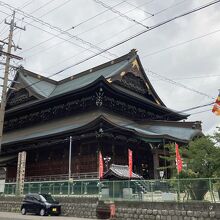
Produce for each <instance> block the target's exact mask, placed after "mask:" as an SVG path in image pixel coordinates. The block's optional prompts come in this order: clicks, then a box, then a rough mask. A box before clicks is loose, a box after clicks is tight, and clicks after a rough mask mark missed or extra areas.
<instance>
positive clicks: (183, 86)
mask: <svg viewBox="0 0 220 220" xmlns="http://www.w3.org/2000/svg"><path fill="white" fill-rule="evenodd" d="M218 2H219V1H218ZM212 4H213V3H212ZM207 5H208V4H206V7H207ZM209 5H210V3H209ZM199 8H204V6H201V7H199ZM197 10H198V8H197V9H196V11H197ZM190 12H191V13H192V12H195V9H193V10H191V11H190ZM184 14H189V12H187V13H184ZM180 16H181V17H182V16H183V15H179V16H176V17H177V18H179V17H180ZM176 17H175V18H176ZM170 20H173V19H169V21H170ZM162 23H167V21H165V22H162ZM155 26H157V25H155ZM149 72H151V73H152V74H154V75H157V76H158V74H156V73H155V72H153V71H149ZM56 75H57V73H56ZM53 76H54V74H53ZM50 77H52V76H49V78H50ZM160 77H162V76H160ZM163 79H164V80H165V81H169V82H171V83H173V84H175V85H179V86H181V87H182V88H185V89H190V88H188V87H186V86H185V85H182V84H180V83H176V82H175V81H173V80H170V79H168V78H166V77H163ZM36 83H38V82H35V84H36ZM32 85H33V84H32ZM29 86H30V85H29ZM190 90H191V91H194V92H196V93H198V94H200V95H204V96H206V97H209V98H210V96H209V95H207V94H205V93H202V92H199V91H197V90H193V89H190ZM211 98H212V99H213V97H211Z"/></svg>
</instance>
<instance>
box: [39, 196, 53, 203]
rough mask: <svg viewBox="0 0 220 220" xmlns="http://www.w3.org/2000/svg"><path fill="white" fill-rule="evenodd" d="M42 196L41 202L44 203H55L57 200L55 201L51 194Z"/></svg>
mask: <svg viewBox="0 0 220 220" xmlns="http://www.w3.org/2000/svg"><path fill="white" fill-rule="evenodd" d="M40 196H41V200H42V201H43V202H49V203H53V202H55V200H54V199H53V197H52V196H51V195H49V194H42V195H40Z"/></svg>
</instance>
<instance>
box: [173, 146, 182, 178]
mask: <svg viewBox="0 0 220 220" xmlns="http://www.w3.org/2000/svg"><path fill="white" fill-rule="evenodd" d="M175 146H176V169H177V173H178V174H179V173H180V172H181V171H182V168H183V161H182V158H181V156H180V153H179V146H178V144H177V143H176V144H175Z"/></svg>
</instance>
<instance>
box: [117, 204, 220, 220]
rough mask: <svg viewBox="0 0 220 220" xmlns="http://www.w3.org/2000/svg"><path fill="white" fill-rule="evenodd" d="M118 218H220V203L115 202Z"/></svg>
mask: <svg viewBox="0 0 220 220" xmlns="http://www.w3.org/2000/svg"><path fill="white" fill-rule="evenodd" d="M115 206H116V219H118V220H122V219H123V220H133V219H146V220H148V219H155V220H220V204H218V203H216V204H213V203H207V202H206V203H203V202H186V203H176V202H115Z"/></svg>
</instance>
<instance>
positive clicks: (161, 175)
mask: <svg viewBox="0 0 220 220" xmlns="http://www.w3.org/2000/svg"><path fill="white" fill-rule="evenodd" d="M159 175H160V179H162V178H163V176H164V170H160V171H159Z"/></svg>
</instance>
